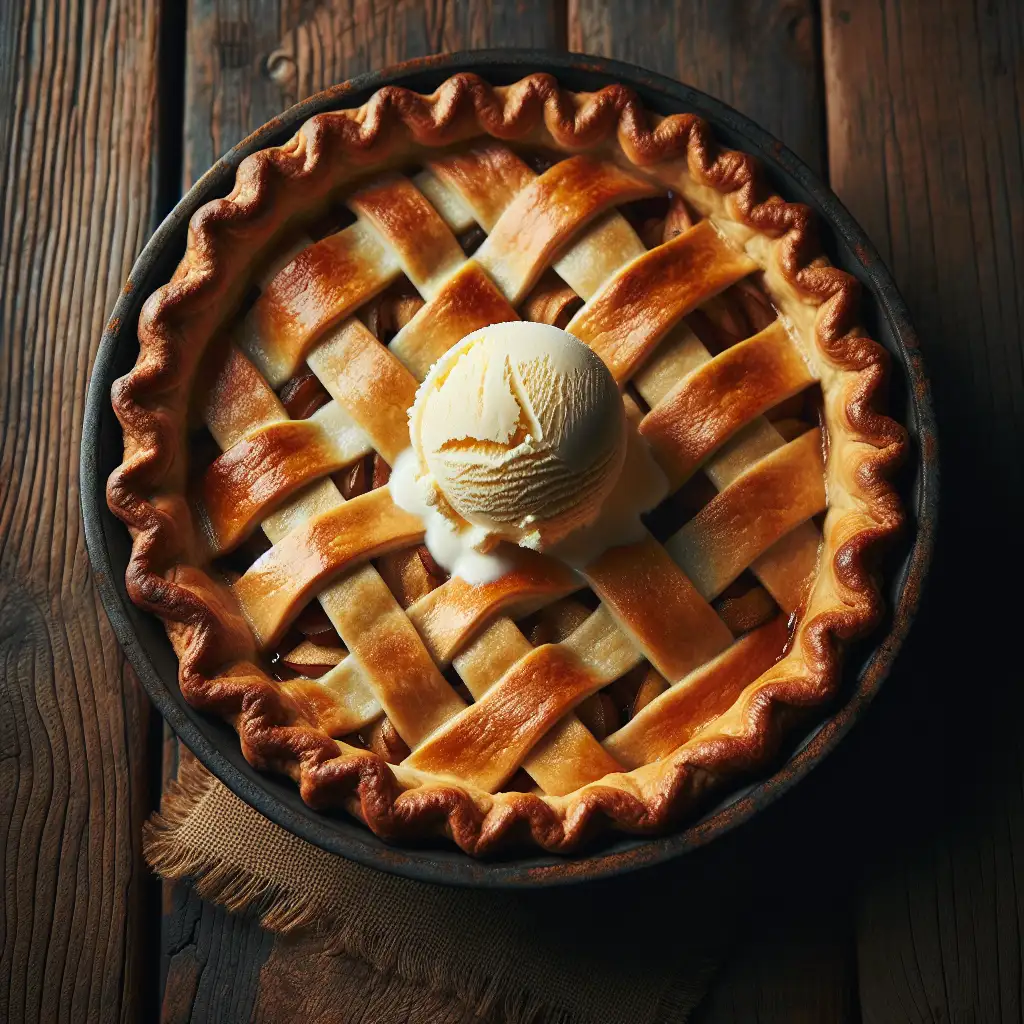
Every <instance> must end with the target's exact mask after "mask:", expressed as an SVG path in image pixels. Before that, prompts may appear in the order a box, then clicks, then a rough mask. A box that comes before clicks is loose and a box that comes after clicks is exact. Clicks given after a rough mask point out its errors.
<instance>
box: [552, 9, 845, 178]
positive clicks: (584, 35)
mask: <svg viewBox="0 0 1024 1024" xmlns="http://www.w3.org/2000/svg"><path fill="white" fill-rule="evenodd" d="M817 7H818V5H817V3H815V2H814V0H787V2H785V3H780V2H779V0H743V2H741V3H722V2H721V0H569V49H570V50H575V51H582V52H584V53H596V54H601V55H602V56H606V57H616V58H618V59H619V60H626V61H630V62H632V63H634V64H639V65H641V66H642V67H645V68H649V69H650V70H652V71H660V72H661V73H662V74H665V75H669V76H671V77H673V78H678V79H679V80H680V81H683V82H686V83H687V84H689V85H694V86H696V87H697V88H698V89H703V90H704V91H705V92H708V93H711V95H712V96H716V97H718V98H719V99H721V100H725V102H726V103H729V104H731V105H732V106H734V107H736V108H737V109H738V110H740V111H742V112H743V113H744V114H747V115H749V116H750V117H752V118H753V119H754V120H755V121H757V122H758V123H759V124H761V125H763V126H764V127H765V128H766V129H767V130H768V131H770V132H771V133H772V134H773V135H775V136H777V137H778V138H779V139H781V140H782V141H783V142H784V143H785V144H786V145H787V146H789V148H790V149H792V150H793V151H794V152H795V153H797V155H798V156H800V157H802V158H803V159H804V160H806V161H807V163H809V164H810V165H811V167H812V168H814V169H815V170H818V171H820V170H822V169H823V167H824V156H825V139H824V131H823V129H824V118H825V110H824V104H823V97H822V83H821V70H820V69H821V63H820V46H819V28H818V15H817Z"/></svg>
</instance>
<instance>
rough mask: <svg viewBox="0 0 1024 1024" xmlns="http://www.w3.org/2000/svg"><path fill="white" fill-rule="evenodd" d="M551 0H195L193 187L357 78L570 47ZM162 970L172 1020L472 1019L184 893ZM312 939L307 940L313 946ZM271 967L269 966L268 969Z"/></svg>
mask: <svg viewBox="0 0 1024 1024" xmlns="http://www.w3.org/2000/svg"><path fill="white" fill-rule="evenodd" d="M564 25H565V12H564V8H563V6H562V5H561V4H560V3H551V2H549V0H470V2H460V3H454V4H453V3H443V2H437V0H431V2H427V3H424V2H421V0H372V2H371V0H329V2H327V3H320V4H310V3H303V2H299V0H248V2H244V0H190V2H189V5H188V36H187V56H186V67H185V125H184V160H183V163H184V167H183V178H184V185H185V186H186V187H187V186H188V185H190V184H191V183H192V182H193V181H194V180H195V179H196V178H197V177H198V176H199V175H200V174H202V172H203V171H205V170H206V168H207V167H209V166H210V165H211V164H212V163H213V162H214V161H215V160H216V159H217V158H218V157H219V156H220V155H221V154H222V153H223V152H224V151H225V150H227V149H228V148H230V147H231V146H233V145H234V144H235V143H236V142H238V141H239V140H240V139H242V138H244V137H245V135H247V134H248V133H249V132H251V131H252V130H253V129H255V128H258V127H259V126H260V125H261V124H263V123H264V122H266V121H268V120H269V119H270V118H272V117H274V116H275V115H276V114H278V113H280V112H281V111H282V110H284V109H285V108H287V107H288V106H290V105H291V104H293V103H296V102H298V101H299V100H300V99H303V98H305V97H306V96H308V95H310V94H311V93H314V92H317V91H319V90H320V89H324V88H326V87H327V86H329V85H333V84H335V83H337V82H341V81H344V80H345V79H346V78H349V77H351V76H352V75H355V74H359V73H361V72H363V71H369V70H372V69H375V68H380V67H385V66H386V65H388V64H393V63H396V62H398V61H402V60H407V59H410V58H412V57H419V56H424V55H427V54H431V53H437V52H441V51H445V50H458V49H463V48H472V47H485V46H496V45H502V46H537V47H554V46H558V45H560V44H562V43H564ZM165 902H166V903H167V905H168V906H169V907H173V908H174V909H173V910H172V912H171V914H170V916H169V918H168V920H167V921H166V922H165V929H164V937H163V957H162V973H163V974H164V975H165V976H166V985H165V986H164V990H163V1020H164V1021H165V1024H177V1022H179V1021H180V1022H184V1021H190V1022H192V1024H203V1022H211V1024H233V1022H235V1021H239V1022H240V1021H247V1020H249V1019H250V1013H252V1014H255V1019H258V1020H265V1021H267V1022H268V1024H269V1022H271V1021H272V1022H274V1024H279V1022H280V1024H286V1022H288V1021H293V1020H294V1021H296V1022H298V1021H303V1022H305V1021H308V1020H313V1019H315V1020H318V1021H338V1022H340V1021H344V1022H345V1024H383V1022H385V1021H387V1022H389V1024H391V1022H394V1024H420V1022H422V1024H427V1022H430V1024H433V1022H434V1021H438V1022H445V1024H457V1022H462V1021H465V1024H470V1022H476V1021H477V1018H476V1017H475V1016H474V1015H472V1014H471V1013H470V1011H468V1010H466V1011H463V1010H462V1009H460V1008H458V1007H450V1006H449V1005H448V1001H447V1000H443V999H439V998H438V997H437V996H436V995H432V994H430V993H427V992H417V991H415V990H413V989H411V988H409V987H408V986H405V985H402V984H400V983H398V982H396V981H394V980H392V979H388V978H383V977H381V976H379V975H377V974H375V973H374V972H373V971H372V970H370V969H369V968H367V967H366V966H365V964H362V963H361V962H359V961H354V960H350V959H348V958H345V957H338V956H329V955H327V954H325V953H321V952H320V951H319V949H318V947H317V945H316V942H315V940H312V939H309V938H308V937H307V938H306V939H304V940H302V939H299V940H289V942H287V943H284V942H283V940H278V941H277V942H276V943H275V942H272V941H271V940H270V939H269V937H268V936H267V935H266V933H264V932H263V931H262V930H261V929H260V928H259V926H258V925H257V924H256V923H255V922H254V921H252V920H250V919H248V918H232V917H230V916H229V915H226V914H225V913H224V912H223V911H221V910H219V909H217V908H214V907H212V906H210V905H208V904H205V903H203V902H202V901H200V900H198V899H197V898H196V897H195V896H194V895H192V894H190V893H189V892H188V891H187V889H186V887H185V886H184V885H174V886H172V887H170V889H169V891H168V893H167V895H166V896H165ZM303 943H304V944H303ZM261 969H262V970H261Z"/></svg>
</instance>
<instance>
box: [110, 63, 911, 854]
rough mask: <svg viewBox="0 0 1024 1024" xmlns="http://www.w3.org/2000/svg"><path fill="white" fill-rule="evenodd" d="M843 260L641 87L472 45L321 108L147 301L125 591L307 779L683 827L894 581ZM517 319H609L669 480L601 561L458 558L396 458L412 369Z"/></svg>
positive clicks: (184, 681) (881, 475)
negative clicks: (887, 569)
mask: <svg viewBox="0 0 1024 1024" xmlns="http://www.w3.org/2000/svg"><path fill="white" fill-rule="evenodd" d="M857 292H858V289H857V284H856V282H855V280H854V279H853V278H851V277H850V276H849V275H847V274H845V273H843V272H842V271H840V270H838V269H836V268H834V267H832V266H830V265H829V264H828V262H827V260H826V259H825V258H824V257H823V256H822V255H821V253H820V252H819V251H818V250H817V245H816V241H815V234H814V224H813V219H812V217H811V215H810V212H809V211H808V210H807V209H806V208H805V207H803V206H800V205H798V204H791V203H786V202H784V201H783V200H781V199H780V198H779V197H777V196H772V195H769V194H767V192H766V190H765V189H764V188H763V187H762V186H761V185H760V183H759V179H758V172H757V168H756V165H755V162H754V161H753V159H752V158H751V157H749V156H747V155H745V154H742V153H738V152H734V151H729V150H725V149H722V148H720V147H719V146H717V145H716V143H715V141H714V139H713V138H712V136H711V133H710V131H709V129H708V127H707V126H706V124H704V122H702V121H701V120H700V119H699V118H696V117H694V116H692V115H673V116H671V117H667V118H660V117H657V116H655V115H652V114H650V113H648V112H646V111H644V110H643V108H642V107H641V105H640V104H639V102H638V101H637V99H636V98H635V96H634V95H633V94H632V93H631V92H630V90H628V89H627V88H625V87H622V86H611V87H608V88H605V89H602V90H601V91H600V92H597V93H592V94H584V93H573V92H570V91H567V90H564V89H560V88H559V86H558V84H557V82H556V81H555V80H554V79H553V78H552V77H550V76H548V75H531V76H528V77H526V78H524V79H522V80H521V81H520V82H518V83H515V84H514V85H511V86H507V87H498V86H492V85H489V84H488V83H486V82H484V81H483V80H481V79H479V78H477V77H476V76H473V75H468V74H460V75H455V76H454V77H452V78H451V79H449V80H448V81H447V82H445V83H444V84H443V85H442V86H441V87H440V88H439V89H438V90H437V91H436V92H435V93H434V94H432V95H430V96H421V95H418V94H416V93H413V92H410V91H408V90H404V89H399V88H394V87H388V88H385V89H382V90H380V91H379V92H378V93H377V94H376V95H375V96H374V97H373V98H372V99H371V100H370V101H369V102H368V103H366V104H365V105H364V106H362V107H360V108H358V109H356V110H349V111H333V112H329V113H323V114H318V115H316V116H315V117H313V118H311V119H310V120H309V121H308V122H307V123H306V124H305V125H304V126H303V128H302V129H301V130H300V131H299V133H298V134H297V135H296V136H295V138H294V139H293V140H292V141H291V142H290V143H288V144H286V145H283V146H280V147H275V148H271V149H266V150H263V151H260V152H257V153H256V154H254V155H252V156H250V157H248V158H247V159H246V160H245V161H243V163H242V164H241V166H240V167H239V170H238V175H237V181H236V185H235V188H234V190H233V192H232V193H231V195H229V196H228V197H227V198H225V199H220V200H215V201H213V202H211V203H209V204H207V205H206V206H204V207H203V208H201V209H200V210H199V212H198V213H197V214H196V215H195V216H194V218H193V220H192V222H191V226H190V232H189V241H188V247H187V251H186V254H185V257H184V259H183V260H182V262H181V264H180V266H179V267H178V270H177V271H176V273H175V275H174V277H173V278H172V280H171V281H170V283H169V284H167V285H166V286H164V287H163V288H160V289H158V290H157V291H156V292H155V293H154V294H153V295H152V296H151V297H150V298H149V300H148V301H147V302H146V305H145V307H144V310H143V313H142V316H141V318H140V323H139V342H140V356H139V360H138V363H137V364H136V366H135V367H134V369H133V370H131V371H130V372H129V373H128V374H127V375H126V376H125V377H123V378H121V379H120V380H119V381H117V382H116V384H115V386H114V389H113V403H114V408H115V411H116V413H117V415H118V418H119V420H120V422H121V424H122V427H123V430H124V437H125V456H124V462H123V463H122V465H121V466H120V467H118V469H117V470H115V472H114V473H113V474H112V476H111V478H110V480H109V482H108V502H109V505H110V508H111V510H112V511H113V512H114V513H115V514H116V515H117V516H118V517H119V518H121V519H122V520H123V521H124V522H125V523H126V524H127V525H128V527H129V530H130V531H131V533H132V537H133V552H132V559H131V562H130V565H129V568H128V573H127V578H126V583H127V587H128V591H129V594H130V595H131V597H132V599H133V600H134V601H135V602H136V603H137V604H139V605H140V606H141V607H144V608H146V609H148V610H150V611H152V612H154V613H155V614H157V615H159V616H160V617H161V618H162V619H163V620H164V622H165V624H166V626H167V632H168V635H169V637H170V639H171V642H172V645H173V646H174V648H175V651H176V653H177V655H178V658H179V666H180V675H179V681H180V686H181V691H182V694H183V695H184V696H185V697H186V699H187V700H188V701H189V702H190V703H191V704H193V706H195V707H198V708H202V709H204V710H207V711H210V712H212V713H215V714H219V715H221V716H223V717H225V718H226V719H228V720H229V721H231V722H232V723H233V724H234V726H235V728H236V729H237V731H238V734H239V737H240V740H241V744H242V749H243V751H244V753H245V755H246V757H247V758H248V759H249V760H250V761H251V762H252V763H253V764H254V765H256V766H258V767H260V768H263V769H266V770H268V771H275V772H281V773H285V774H287V775H290V776H291V777H292V778H294V779H295V780H296V782H297V783H298V784H299V787H300V791H301V794H302V796H303V799H305V800H306V801H307V803H309V804H310V805H312V806H314V807H318V808H325V809H326V808H341V807H344V808H346V809H347V810H349V811H350V812H352V813H354V814H355V815H356V816H358V817H359V818H361V819H362V820H363V821H364V822H365V823H366V824H367V825H368V826H369V827H370V828H371V829H373V831H374V832H376V833H377V834H378V835H380V836H382V837H385V838H388V839H413V838H420V837H424V836H431V835H436V834H439V833H440V834H443V835H447V836H449V837H450V838H451V839H453V840H454V841H455V842H456V843H457V844H458V845H459V846H460V847H461V848H462V849H463V850H465V851H466V852H468V853H471V854H478V855H479V854H485V853H489V852H492V851H494V850H496V849H500V848H501V847H502V846H503V845H508V844H513V843H516V844H522V843H534V844H537V845H539V846H541V847H543V848H545V849H547V850H551V851H558V852H564V851H570V850H573V849H576V848H578V847H579V846H580V845H581V844H582V843H584V842H585V841H586V840H588V839H589V838H590V837H592V836H593V835H594V834H595V833H596V832H597V831H599V830H601V829H602V828H606V827H608V826H611V827H612V828H615V829H619V830H624V831H628V832H635V833H647V832H653V831H656V830H663V829H665V828H667V827H669V826H671V825H672V824H673V823H675V822H677V821H678V820H680V819H681V818H682V817H683V816H685V815H686V814H688V813H692V812H693V811H694V810H695V809H696V808H698V807H699V806H701V805H702V803H703V802H704V801H705V800H706V799H707V797H708V795H709V794H710V793H711V792H716V791H720V790H722V789H723V788H724V787H726V786H728V785H729V784H730V783H735V782H736V781H737V780H739V779H741V778H743V777H748V776H750V775H752V774H755V773H757V772H758V771H764V770H765V769H766V768H767V767H769V766H770V764H771V763H772V759H773V758H774V757H775V756H776V753H777V751H778V750H779V747H780V743H781V741H782V738H783V736H784V735H785V734H786V732H787V731H789V730H790V729H791V728H792V727H793V725H794V723H795V721H796V720H797V719H798V718H800V717H802V716H804V715H810V714H814V713H815V709H821V708H822V707H823V706H824V705H825V704H826V702H827V701H828V700H829V698H830V697H832V696H833V695H834V694H835V693H836V691H837V688H838V686H839V679H840V669H841V662H842V653H843V645H844V644H845V643H846V642H847V641H848V640H850V639H851V638H853V637H855V636H857V635H859V634H861V633H863V632H864V631H866V630H868V629H870V628H871V627H872V625H874V624H875V623H876V622H877V620H878V618H879V616H880V614H881V601H880V598H879V594H878V589H877V585H876V580H875V578H874V576H873V570H872V566H873V562H874V557H873V556H874V554H875V553H876V552H877V549H878V544H879V542H880V541H882V540H884V539H885V538H887V537H889V536H891V535H892V534H893V533H894V532H895V531H896V530H897V529H898V528H899V526H900V523H901V519H902V515H901V510H900V506H899V502H898V499H897V497H896V494H895V492H894V490H893V489H892V487H891V486H890V485H889V483H888V482H887V475H888V473H889V470H890V469H891V467H892V466H893V465H894V464H895V462H896V461H897V460H898V459H899V457H900V455H901V454H902V451H903V448H904V444H905V437H904V431H903V429H902V428H901V427H900V426H899V425H898V424H896V423H895V422H894V421H893V420H891V419H890V418H888V417H886V416H885V415H883V414H882V413H881V412H880V411H878V409H877V404H878V396H879V394H880V392H881V389H882V385H883V382H884V378H885V372H886V356H885V352H884V350H883V349H882V348H881V347H880V346H878V345H877V344H876V343H874V342H873V341H871V340H870V339H869V338H867V337H866V336H865V334H864V332H863V331H862V330H861V329H860V327H859V324H858V294H857ZM517 319H526V320H534V321H538V322H543V323H548V324H555V325H557V326H559V327H565V328H566V329H567V330H568V331H569V333H571V334H573V335H574V336H576V337H578V338H580V339H581V340H582V341H584V342H585V343H587V344H588V345H589V346H590V347H591V349H592V350H593V351H594V352H596V353H597V355H598V356H600V358H601V359H602V360H603V362H604V363H605V365H606V366H607V367H608V369H609V370H610V372H611V374H612V376H613V377H614V379H615V381H616V382H617V383H618V385H619V386H620V388H622V391H623V395H624V398H623V401H624V404H625V406H626V410H627V417H628V419H629V420H630V423H631V427H630V430H631V437H637V438H640V439H642V444H644V445H645V446H646V447H647V448H648V449H649V450H650V451H651V452H652V453H653V455H654V458H655V459H656V461H657V462H658V464H659V465H660V467H661V469H662V471H663V472H664V473H665V475H666V476H667V478H668V480H669V482H670V484H671V490H672V494H671V496H670V497H669V498H668V499H667V500H666V501H665V502H663V503H661V505H659V507H658V508H656V509H654V510H653V511H652V512H651V513H650V514H649V515H648V516H646V517H645V525H646V527H647V531H648V532H647V533H646V534H645V536H644V537H643V538H642V539H640V540H638V541H633V542H631V543H628V544H623V545H619V546H612V547H609V548H608V549H607V550H606V551H604V552H602V553H601V554H600V555H599V556H598V557H597V558H596V559H595V560H594V561H593V562H591V563H589V564H587V565H586V566H585V567H583V572H582V575H581V574H580V573H577V572H576V570H575V569H572V568H571V567H567V566H566V565H565V564H564V563H562V562H560V561H559V560H558V559H556V558H552V557H549V556H546V555H544V554H537V553H535V552H531V551H528V550H526V549H516V550H515V555H514V557H515V565H514V567H513V568H512V570H511V571H510V572H508V573H507V574H506V575H505V576H503V577H501V578H500V579H498V580H496V581H494V582H492V583H488V584H484V585H479V586H472V585H469V584H466V583H465V582H464V581H463V580H461V579H460V578H459V577H451V578H446V577H445V575H444V574H443V572H441V571H440V570H439V567H438V565H437V564H436V563H435V562H434V560H433V559H432V558H431V557H430V556H429V554H428V553H425V552H424V550H423V548H422V546H421V543H420V542H421V540H422V528H421V525H420V524H418V523H416V522H414V521H412V517H410V515H409V514H408V513H405V512H403V510H402V509H400V508H398V507H397V506H396V504H395V503H394V501H393V500H392V498H391V492H390V489H389V488H387V487H385V486H383V485H384V484H385V483H386V482H387V476H388V473H389V469H390V466H391V465H392V464H393V463H394V461H395V460H396V459H397V457H398V455H399V454H400V453H401V451H402V450H403V449H405V448H406V447H407V446H408V444H409V433H408V431H409V427H408V418H407V411H408V409H409V408H410V406H411V405H412V404H413V401H414V399H415V395H416V389H417V382H418V381H419V380H422V379H423V378H424V377H425V376H426V375H427V372H428V371H429V370H430V367H431V366H432V365H433V364H434V363H435V361H436V360H437V359H438V358H440V357H442V356H444V354H445V353H446V351H447V350H448V349H449V348H450V347H451V346H452V345H454V344H456V343H457V342H459V341H460V340H461V339H462V338H463V337H464V336H465V335H467V334H469V333H470V332H472V331H474V330H477V329H479V328H482V327H486V326H487V325H489V324H495V323H499V322H505V321H514V320H517ZM627 462H628V459H627ZM261 536H262V537H264V538H265V540H264V541H263V542H262V543H261V542H260V540H259V538H260V537H261Z"/></svg>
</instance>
